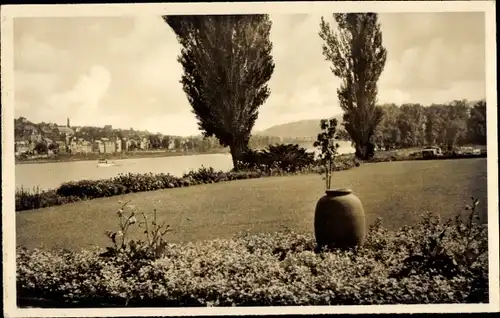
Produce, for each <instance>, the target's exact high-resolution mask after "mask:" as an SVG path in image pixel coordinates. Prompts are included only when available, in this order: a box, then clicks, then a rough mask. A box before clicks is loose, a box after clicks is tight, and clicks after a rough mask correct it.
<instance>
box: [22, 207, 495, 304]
mask: <svg viewBox="0 0 500 318" xmlns="http://www.w3.org/2000/svg"><path fill="white" fill-rule="evenodd" d="M476 205H477V200H475V201H474V202H473V205H472V209H471V210H472V211H473V212H472V213H471V214H470V215H465V216H464V215H461V214H460V213H458V214H457V216H456V217H455V218H453V219H450V220H448V221H447V222H440V220H439V218H438V217H436V216H433V215H431V214H425V215H423V217H422V219H421V222H419V223H417V224H415V225H413V226H407V227H404V228H401V229H400V230H398V231H395V232H390V231H388V230H386V229H385V228H384V227H383V224H382V223H381V221H380V220H379V221H378V222H376V223H375V224H373V225H372V226H371V227H370V229H369V231H368V234H367V240H366V242H365V244H364V245H363V246H362V247H358V248H356V249H352V250H332V251H327V250H323V251H318V250H316V246H315V241H314V238H313V237H312V236H311V235H302V234H297V233H294V232H292V231H285V232H278V233H272V234H257V235H249V234H243V235H240V236H238V237H235V238H234V239H218V240H212V241H205V242H198V243H180V244H167V245H164V246H163V248H164V249H163V250H162V253H161V255H155V256H154V257H152V255H153V254H150V253H142V254H141V253H138V251H144V247H145V246H146V247H147V244H146V245H144V244H143V245H142V246H143V248H142V249H141V248H137V247H136V244H137V243H134V244H133V245H127V246H134V247H133V248H132V249H124V250H122V251H121V252H116V251H117V250H114V251H115V253H111V254H110V253H103V251H104V250H102V249H94V250H84V251H81V252H70V251H43V250H38V249H34V250H26V249H22V248H18V250H17V292H18V305H19V306H33V305H38V306H43V305H42V304H41V303H40V302H34V301H33V299H38V300H43V301H45V304H46V306H54V304H58V306H60V307H67V306H70V307H71V306H74V307H99V306H141V307H153V306H159V307H167V306H278V305H368V304H421V303H479V302H487V301H488V259H487V226H486V225H480V224H478V223H476V222H474V217H475V216H476V215H475V212H474V207H475V206H476ZM119 213H120V218H122V217H125V216H123V214H122V210H119ZM131 217H133V218H134V224H135V216H134V215H133V214H131V215H130V216H128V218H127V217H125V218H126V219H128V220H130V218H131ZM120 224H122V223H120ZM121 228H122V229H124V230H126V227H123V226H122V227H121ZM107 234H108V236H109V237H110V238H112V240H113V242H115V243H116V241H115V239H116V234H115V233H111V232H110V233H107ZM148 238H149V236H148ZM150 242H153V241H152V240H150ZM155 242H156V241H155ZM115 246H116V244H115ZM146 250H147V249H146ZM155 250H156V249H155ZM109 251H113V248H108V252H109Z"/></svg>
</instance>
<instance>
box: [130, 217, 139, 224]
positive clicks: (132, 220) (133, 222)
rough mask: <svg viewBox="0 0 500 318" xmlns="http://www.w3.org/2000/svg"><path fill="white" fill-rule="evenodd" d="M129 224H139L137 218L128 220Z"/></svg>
mask: <svg viewBox="0 0 500 318" xmlns="http://www.w3.org/2000/svg"><path fill="white" fill-rule="evenodd" d="M128 222H129V223H130V224H135V223H136V222H137V219H136V218H135V216H133V217H131V218H130V219H129V220H128Z"/></svg>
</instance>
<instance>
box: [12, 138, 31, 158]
mask: <svg viewBox="0 0 500 318" xmlns="http://www.w3.org/2000/svg"><path fill="white" fill-rule="evenodd" d="M33 148H34V147H33V144H32V143H30V142H27V141H24V140H18V141H16V142H15V143H14V152H15V155H16V156H19V155H21V154H23V153H27V152H29V151H33Z"/></svg>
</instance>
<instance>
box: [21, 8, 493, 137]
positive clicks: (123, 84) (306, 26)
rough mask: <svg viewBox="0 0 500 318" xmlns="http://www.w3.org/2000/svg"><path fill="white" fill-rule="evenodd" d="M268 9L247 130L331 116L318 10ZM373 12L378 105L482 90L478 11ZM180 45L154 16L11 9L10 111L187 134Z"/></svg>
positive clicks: (332, 100) (189, 123)
mask: <svg viewBox="0 0 500 318" xmlns="http://www.w3.org/2000/svg"><path fill="white" fill-rule="evenodd" d="M324 17H325V18H326V19H327V21H333V19H332V16H331V15H325V16H324ZM270 18H271V21H272V23H273V25H272V29H271V41H272V42H273V51H272V54H273V58H274V62H275V71H274V74H273V76H272V78H271V80H270V82H269V87H270V89H271V95H270V97H269V98H268V100H267V101H266V102H265V103H264V104H263V105H262V106H261V108H260V114H259V118H258V120H257V122H256V125H255V127H254V130H263V129H266V128H268V127H270V126H273V125H275V124H281V123H286V122H291V121H297V120H302V119H317V118H325V117H328V116H332V115H337V114H340V113H341V112H342V110H341V109H340V107H339V105H338V99H337V94H336V89H337V88H338V86H339V83H340V82H339V80H338V79H337V78H336V77H335V76H334V75H333V74H332V73H331V71H330V64H329V63H328V62H327V61H325V59H324V57H323V55H322V48H321V47H322V40H321V38H320V37H319V35H318V31H319V23H320V19H321V15H306V14H303V15H271V16H270ZM379 21H380V24H381V28H382V34H383V43H384V46H385V47H386V48H387V51H388V56H387V62H386V65H385V69H384V71H383V73H382V76H381V77H380V80H379V95H378V100H379V103H396V104H402V103H421V104H424V105H428V104H431V103H443V102H448V101H452V100H455V99H468V100H477V99H482V98H485V97H486V93H485V57H484V56H485V32H484V14H483V13H474V12H461V13H385V14H380V15H379ZM180 49H181V48H180V45H179V44H178V42H177V40H176V38H175V35H174V33H173V32H172V31H171V29H170V28H169V26H168V25H167V24H166V23H165V22H163V20H162V18H161V17H158V16H151V17H149V16H146V17H145V16H140V17H139V16H138V17H132V16H128V17H109V18H107V17H66V18H61V17H58V18H16V19H15V20H14V72H15V73H14V76H15V81H14V85H15V90H14V92H15V93H14V95H15V116H16V117H20V116H23V117H26V118H28V119H29V120H30V121H32V122H41V121H45V122H55V123H58V124H60V125H64V124H65V123H66V118H70V120H71V124H72V125H75V126H83V125H88V126H104V125H107V124H110V125H113V127H114V128H125V129H128V128H134V129H141V130H148V131H150V132H160V133H163V134H170V135H182V136H187V135H197V134H199V133H200V132H199V130H198V126H197V122H196V119H195V117H194V115H193V114H192V112H191V106H190V105H189V103H188V100H187V98H186V95H185V93H184V92H183V90H182V86H181V84H180V83H179V80H180V78H181V75H182V67H181V65H180V64H179V63H178V62H177V56H178V54H179V53H180Z"/></svg>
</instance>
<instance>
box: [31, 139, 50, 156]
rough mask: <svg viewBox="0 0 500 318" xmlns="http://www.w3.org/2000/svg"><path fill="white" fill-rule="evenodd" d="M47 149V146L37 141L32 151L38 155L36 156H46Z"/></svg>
mask: <svg viewBox="0 0 500 318" xmlns="http://www.w3.org/2000/svg"><path fill="white" fill-rule="evenodd" d="M48 149H49V148H48V147H47V144H46V143H45V142H43V141H39V142H37V143H36V144H35V148H34V150H35V151H36V152H37V153H38V154H46V153H47V150H48Z"/></svg>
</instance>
